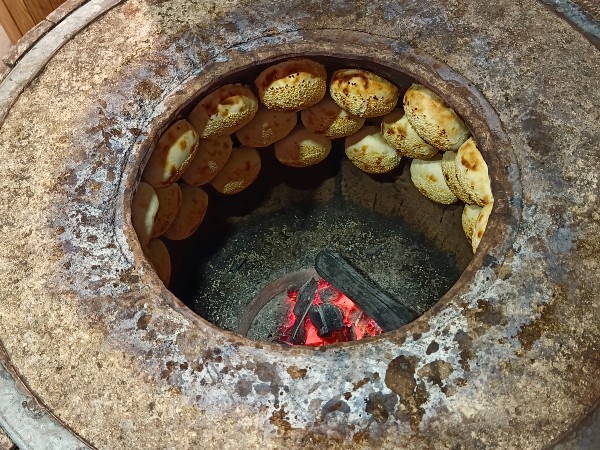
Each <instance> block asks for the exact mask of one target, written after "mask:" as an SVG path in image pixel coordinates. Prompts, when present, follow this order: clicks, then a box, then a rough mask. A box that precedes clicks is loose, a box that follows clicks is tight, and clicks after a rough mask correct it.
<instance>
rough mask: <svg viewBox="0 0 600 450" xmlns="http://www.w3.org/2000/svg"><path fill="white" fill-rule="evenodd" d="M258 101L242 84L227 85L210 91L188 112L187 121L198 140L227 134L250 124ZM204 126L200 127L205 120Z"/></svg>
mask: <svg viewBox="0 0 600 450" xmlns="http://www.w3.org/2000/svg"><path fill="white" fill-rule="evenodd" d="M257 110H258V101H257V100H256V97H255V96H254V94H253V93H252V91H251V90H250V89H249V88H248V87H247V86H244V85H242V84H239V83H237V84H227V85H225V86H221V87H220V88H217V89H216V90H214V91H212V92H211V93H210V94H208V95H207V96H206V97H204V98H203V99H202V100H200V103H198V105H197V106H196V107H195V108H194V109H193V110H192V112H191V113H190V115H189V116H188V120H189V121H190V122H191V123H192V125H194V127H196V130H197V131H198V134H199V135H200V137H201V138H202V139H205V138H208V137H212V136H225V135H228V134H231V133H233V132H235V131H237V130H239V129H240V128H242V127H243V126H244V125H246V124H247V123H248V122H250V121H251V120H252V118H253V117H254V115H255V114H256V111H257ZM206 117H208V120H207V121H206V124H205V125H204V126H202V123H203V122H204V121H205V118H206Z"/></svg>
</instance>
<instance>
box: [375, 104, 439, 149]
mask: <svg viewBox="0 0 600 450" xmlns="http://www.w3.org/2000/svg"><path fill="white" fill-rule="evenodd" d="M381 134H382V135H383V137H384V139H385V140H386V141H387V142H388V144H390V145H391V146H392V147H394V148H395V149H396V150H398V153H400V154H401V155H402V156H406V157H408V158H414V159H430V158H432V157H433V156H434V155H435V154H436V153H437V152H438V150H437V148H435V147H433V146H431V145H429V144H428V143H427V142H425V141H424V140H423V139H421V136H419V135H418V134H417V132H416V131H415V130H414V129H413V127H412V126H411V125H410V122H409V121H408V118H407V117H406V114H404V111H403V110H402V109H394V110H393V111H392V112H391V113H389V114H387V115H386V116H385V117H384V118H383V121H382V122H381Z"/></svg>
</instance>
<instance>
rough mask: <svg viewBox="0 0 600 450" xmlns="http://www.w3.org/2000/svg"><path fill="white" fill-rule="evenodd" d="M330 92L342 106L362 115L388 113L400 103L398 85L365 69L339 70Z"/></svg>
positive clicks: (374, 115) (382, 114)
mask: <svg viewBox="0 0 600 450" xmlns="http://www.w3.org/2000/svg"><path fill="white" fill-rule="evenodd" d="M329 93H330V94H331V98H332V99H333V100H334V101H335V102H336V103H337V104H338V105H339V106H340V107H341V108H343V109H345V110H346V111H348V112H350V113H351V114H354V115H355V116H359V117H377V116H384V115H386V114H387V113H389V112H390V111H391V110H392V109H394V107H395V106H396V103H398V88H397V87H396V86H394V85H393V84H392V83H390V82H389V81H388V80H386V79H385V78H382V77H380V76H379V75H376V74H374V73H373V72H369V71H367V70H362V69H341V70H336V71H335V72H334V74H333V77H332V79H331V85H330V86H329Z"/></svg>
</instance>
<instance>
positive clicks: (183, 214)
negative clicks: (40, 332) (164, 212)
mask: <svg viewBox="0 0 600 450" xmlns="http://www.w3.org/2000/svg"><path fill="white" fill-rule="evenodd" d="M180 189H181V206H180V207H179V211H178V212H177V217H175V220H174V221H173V223H172V224H171V226H170V227H169V229H168V230H167V231H165V233H164V234H163V236H164V237H166V238H167V239H171V240H174V241H180V240H182V239H185V238H187V237H189V236H191V235H192V234H193V233H194V231H196V230H197V229H198V227H199V226H200V224H201V223H202V221H203V220H204V216H205V215H206V210H207V209H208V194H207V193H206V192H204V191H203V190H202V189H201V188H199V187H196V186H190V185H189V184H185V183H184V184H182V185H181V186H180Z"/></svg>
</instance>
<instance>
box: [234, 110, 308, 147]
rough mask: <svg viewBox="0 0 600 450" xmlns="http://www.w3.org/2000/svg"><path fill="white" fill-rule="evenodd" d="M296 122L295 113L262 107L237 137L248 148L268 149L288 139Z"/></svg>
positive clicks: (240, 130) (237, 133) (238, 132)
mask: <svg viewBox="0 0 600 450" xmlns="http://www.w3.org/2000/svg"><path fill="white" fill-rule="evenodd" d="M296 122H298V115H297V114H296V113H295V112H285V111H275V110H272V109H268V108H266V107H265V106H263V105H260V106H259V107H258V112H257V113H256V115H255V116H254V119H252V120H251V121H250V123H249V124H247V125H245V126H244V127H243V128H241V129H239V130H238V131H237V132H236V133H235V135H236V136H237V138H238V140H239V141H240V143H241V144H242V145H244V146H246V147H258V148H262V147H268V146H269V145H271V144H274V143H275V142H277V141H278V140H280V139H283V138H284V137H286V136H287V135H288V134H289V133H290V131H292V130H293V129H294V127H295V126H296Z"/></svg>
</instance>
